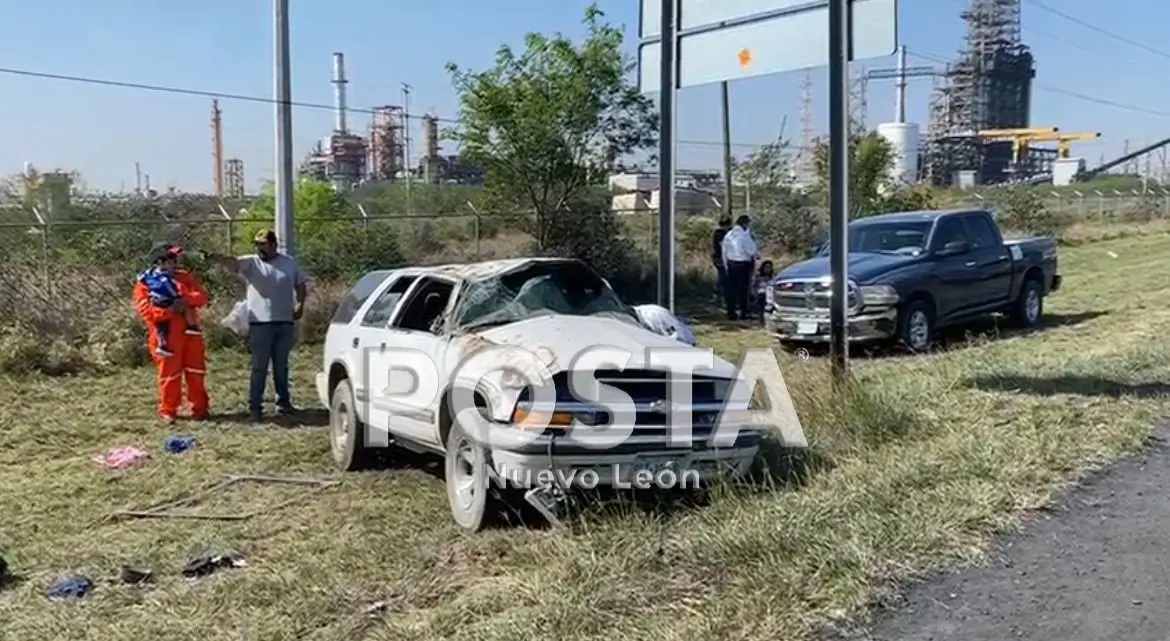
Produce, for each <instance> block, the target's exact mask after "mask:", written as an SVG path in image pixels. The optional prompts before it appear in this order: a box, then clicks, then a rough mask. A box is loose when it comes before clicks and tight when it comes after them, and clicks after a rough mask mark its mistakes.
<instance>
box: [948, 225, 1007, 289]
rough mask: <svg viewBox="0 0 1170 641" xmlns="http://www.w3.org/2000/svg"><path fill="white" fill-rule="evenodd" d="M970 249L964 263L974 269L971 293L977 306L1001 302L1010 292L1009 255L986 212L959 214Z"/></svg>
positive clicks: (996, 228) (997, 229) (997, 230)
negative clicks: (973, 282)
mask: <svg viewBox="0 0 1170 641" xmlns="http://www.w3.org/2000/svg"><path fill="white" fill-rule="evenodd" d="M959 218H961V219H962V221H963V227H964V228H965V229H966V235H967V243H968V247H969V248H970V249H969V251H968V255H967V263H966V264H968V265H970V264H971V263H974V265H971V266H972V267H973V268H974V269H975V271H976V277H975V290H976V291H975V292H972V293H973V294H976V293H977V296H973V298H976V299H977V301H978V302H975V301H972V302H973V303H975V304H976V305H978V306H979V307H985V306H991V305H995V306H998V305H1002V304H1003V303H1006V302H1007V301H1008V298H1009V297H1010V296H1011V292H1012V257H1011V253H1010V252H1009V251H1008V248H1007V247H1005V246H1004V244H1003V237H1002V236H1000V233H999V228H998V227H996V225H995V223H994V222H993V221H992V219H991V216H989V215H987V213H986V212H981V211H980V212H971V213H966V214H960V215H959Z"/></svg>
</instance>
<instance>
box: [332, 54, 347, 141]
mask: <svg viewBox="0 0 1170 641" xmlns="http://www.w3.org/2000/svg"><path fill="white" fill-rule="evenodd" d="M347 82H349V81H348V80H346V79H345V54H343V53H341V52H336V53H334V54H333V110H334V117H335V118H336V120H335V122H334V124H333V130H334V131H336V132H337V133H339V134H346V133H349V128H348V127H347V126H346V122H345V110H346V104H345V85H346V83H347Z"/></svg>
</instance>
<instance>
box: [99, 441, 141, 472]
mask: <svg viewBox="0 0 1170 641" xmlns="http://www.w3.org/2000/svg"><path fill="white" fill-rule="evenodd" d="M149 458H150V453H149V452H144V451H142V450H140V449H138V448H136V447H131V446H129V445H126V446H123V447H115V448H114V449H112V450H110V451H108V452H106V453H105V454H100V455H98V456H95V457H93V462H94V463H97V464H98V465H101V466H102V467H104V468H106V469H109V470H118V469H122V468H126V467H131V466H133V465H137V464H139V463H142V462H143V461H145V460H147V459H149Z"/></svg>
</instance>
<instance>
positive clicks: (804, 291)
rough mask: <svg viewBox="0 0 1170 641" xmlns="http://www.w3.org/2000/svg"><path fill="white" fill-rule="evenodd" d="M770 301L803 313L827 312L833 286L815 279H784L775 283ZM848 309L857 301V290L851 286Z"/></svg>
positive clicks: (779, 306) (853, 307)
mask: <svg viewBox="0 0 1170 641" xmlns="http://www.w3.org/2000/svg"><path fill="white" fill-rule="evenodd" d="M772 294H773V297H772V303H773V304H774V305H775V306H776V307H778V308H780V309H783V310H789V311H802V312H805V313H817V314H820V313H824V314H827V313H829V300H830V299H831V298H832V294H833V288H832V285H831V284H830V283H827V282H824V281H820V280H815V281H801V280H785V281H781V282H779V283H777V284H776V286H775V287H774V288H773V289H772ZM848 300H849V309H855V308H856V306H857V303H858V298H857V292H856V291H854V290H853V289H852V288H851V289H850V291H849V298H848Z"/></svg>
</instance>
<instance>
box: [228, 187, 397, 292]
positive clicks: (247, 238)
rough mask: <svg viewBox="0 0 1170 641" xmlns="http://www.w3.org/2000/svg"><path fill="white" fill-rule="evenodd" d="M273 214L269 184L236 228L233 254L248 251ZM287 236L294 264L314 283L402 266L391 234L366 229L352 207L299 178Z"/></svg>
mask: <svg viewBox="0 0 1170 641" xmlns="http://www.w3.org/2000/svg"><path fill="white" fill-rule="evenodd" d="M275 212H276V197H275V195H274V189H273V185H272V184H271V183H269V184H267V185H265V187H264V191H263V193H262V194H261V195H260V196H259V197H258V198H257V199H256V201H255V202H254V203H253V205H252V207H251V208H250V209H249V210H248V213H247V215H246V216H245V217H244V220H243V223H242V224H241V225H240V232H241V235H240V238H239V240H238V241H237V242H238V243H239V247H238V249H239V250H240V251H250V250H251V243H252V239H253V238H254V237H255V234H256V233H257V232H259V231H260V230H262V229H265V228H271V227H272V224H273V219H274V217H275ZM293 212H294V218H293V232H294V233H295V234H296V238H294V244H295V247H296V253H297V259H298V260H299V261H300V262H301V264H302V265H304V267H305V269H306V270H307V271H308V272H309V273H311V274H312V275H313V277H314V278H317V279H321V280H333V279H350V278H353V277H355V276H357V275H359V274H361V273H363V272H365V271H368V270H371V269H377V268H381V267H392V266H395V265H398V264H400V263H401V262H402V252H401V249H400V247H399V245H398V238H397V235H396V234H394V232H393V229H392V228H391V227H390V226H389V225H386V224H376V225H374V226H371V227H369V228H368V229H367V227H366V225H365V224H364V222H363V221H362V220H361V218H360V215H359V214H358V212H356V211H355V207H354V206H353V205H352V204H351V203H350V202H349V201H348V200H347V199H346V197H345V196H344V195H342V194H340V193H338V192H336V191H334V189H333V187H332V185H330V184H329V183H327V182H323V181H319V180H313V179H309V178H302V179H300V180H298V181H297V184H296V186H295V189H294V192H293Z"/></svg>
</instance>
